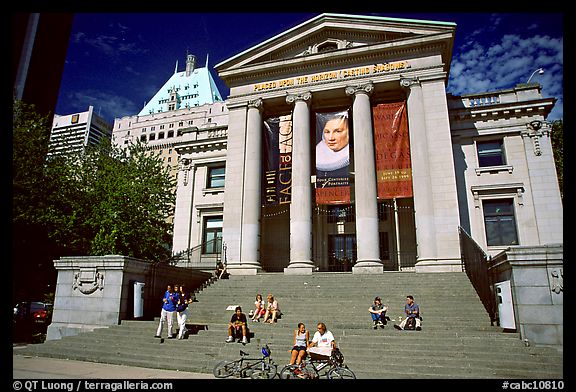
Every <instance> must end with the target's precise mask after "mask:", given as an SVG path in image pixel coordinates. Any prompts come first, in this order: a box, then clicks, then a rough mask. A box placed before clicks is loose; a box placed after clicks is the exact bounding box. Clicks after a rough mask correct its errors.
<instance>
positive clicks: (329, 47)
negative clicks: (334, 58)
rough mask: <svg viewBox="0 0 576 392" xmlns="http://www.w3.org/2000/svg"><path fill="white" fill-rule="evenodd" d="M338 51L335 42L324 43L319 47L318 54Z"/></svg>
mask: <svg viewBox="0 0 576 392" xmlns="http://www.w3.org/2000/svg"><path fill="white" fill-rule="evenodd" d="M336 49H338V44H337V43H335V42H326V43H323V44H322V45H320V46H318V53H321V52H329V51H331V50H336Z"/></svg>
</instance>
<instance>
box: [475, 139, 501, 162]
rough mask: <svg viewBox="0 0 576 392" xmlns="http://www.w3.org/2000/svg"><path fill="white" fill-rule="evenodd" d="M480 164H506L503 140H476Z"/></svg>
mask: <svg viewBox="0 0 576 392" xmlns="http://www.w3.org/2000/svg"><path fill="white" fill-rule="evenodd" d="M476 148H477V150H478V165H479V166H480V167H487V166H502V165H505V164H506V157H505V156H504V143H503V140H492V141H485V142H476Z"/></svg>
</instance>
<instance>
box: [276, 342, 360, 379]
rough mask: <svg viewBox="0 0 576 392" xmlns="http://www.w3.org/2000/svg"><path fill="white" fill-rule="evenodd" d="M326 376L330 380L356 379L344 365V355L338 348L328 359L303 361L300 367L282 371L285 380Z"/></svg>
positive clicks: (287, 367) (290, 367)
mask: <svg viewBox="0 0 576 392" xmlns="http://www.w3.org/2000/svg"><path fill="white" fill-rule="evenodd" d="M307 365H309V366H307ZM324 374H326V376H327V378H328V379H330V380H338V379H356V375H355V374H354V372H353V371H352V370H350V369H349V368H348V366H347V365H344V355H342V353H341V352H340V350H339V349H337V348H335V349H334V350H332V354H331V355H330V358H328V359H310V360H309V361H308V362H306V361H302V363H301V364H300V365H286V366H284V367H283V368H282V370H280V378H281V379H283V380H288V379H317V378H320V376H321V375H324Z"/></svg>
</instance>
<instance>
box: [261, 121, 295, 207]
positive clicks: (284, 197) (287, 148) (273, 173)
mask: <svg viewBox="0 0 576 392" xmlns="http://www.w3.org/2000/svg"><path fill="white" fill-rule="evenodd" d="M262 145H263V149H264V151H263V162H262V170H263V173H262V174H263V175H262V181H263V184H262V205H265V206H272V205H279V204H286V203H290V201H291V199H292V116H291V115H287V116H280V117H273V118H269V119H266V120H264V142H263V143H262Z"/></svg>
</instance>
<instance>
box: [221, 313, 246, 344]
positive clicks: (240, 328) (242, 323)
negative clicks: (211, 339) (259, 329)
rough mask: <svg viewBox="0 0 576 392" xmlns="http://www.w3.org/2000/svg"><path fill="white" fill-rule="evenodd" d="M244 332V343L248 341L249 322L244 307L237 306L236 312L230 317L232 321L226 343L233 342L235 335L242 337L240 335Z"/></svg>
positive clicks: (229, 324)
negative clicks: (243, 311)
mask: <svg viewBox="0 0 576 392" xmlns="http://www.w3.org/2000/svg"><path fill="white" fill-rule="evenodd" d="M240 333H242V344H246V343H248V338H247V337H246V336H247V334H248V323H247V320H246V315H245V314H244V313H242V308H241V307H240V306H236V309H235V311H234V314H233V315H232V317H231V318H230V323H228V338H227V339H226V343H231V342H233V341H234V337H236V338H238V339H240V337H239V335H240Z"/></svg>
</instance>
